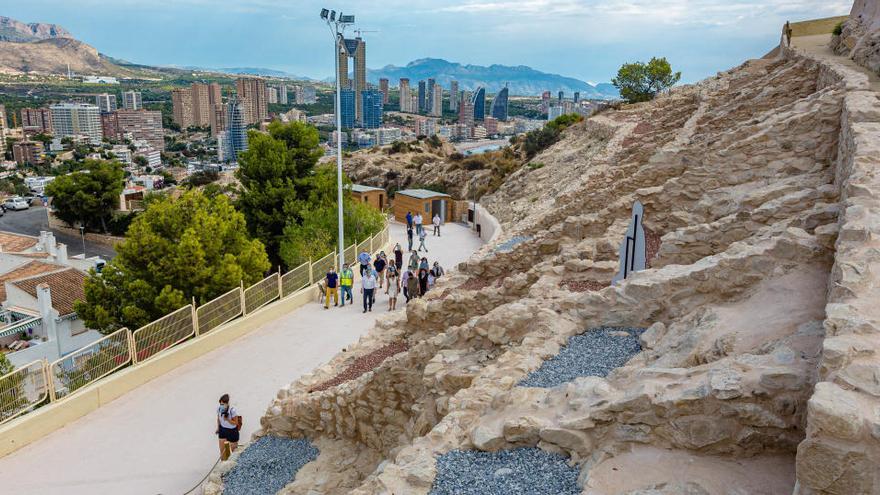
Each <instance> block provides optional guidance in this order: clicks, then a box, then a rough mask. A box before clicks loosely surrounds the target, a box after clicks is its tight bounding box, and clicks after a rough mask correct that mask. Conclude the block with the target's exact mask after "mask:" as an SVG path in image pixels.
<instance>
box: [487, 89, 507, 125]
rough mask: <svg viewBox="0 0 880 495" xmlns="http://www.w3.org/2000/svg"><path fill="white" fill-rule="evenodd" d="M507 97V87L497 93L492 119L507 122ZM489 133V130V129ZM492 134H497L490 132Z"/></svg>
mask: <svg viewBox="0 0 880 495" xmlns="http://www.w3.org/2000/svg"><path fill="white" fill-rule="evenodd" d="M507 96H508V89H507V86H505V87H503V88H501V90H500V91H498V92H497V93H495V98H493V99H492V117H493V118H494V119H496V120H500V121H505V120H507ZM486 131H487V132H488V131H489V129H488V128H487V129H486ZM490 134H495V133H494V132H490Z"/></svg>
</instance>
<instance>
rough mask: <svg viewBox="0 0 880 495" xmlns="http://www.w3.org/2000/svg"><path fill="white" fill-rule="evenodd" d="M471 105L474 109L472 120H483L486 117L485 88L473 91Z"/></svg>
mask: <svg viewBox="0 0 880 495" xmlns="http://www.w3.org/2000/svg"><path fill="white" fill-rule="evenodd" d="M471 105H473V107H474V120H475V121H477V120H483V117H485V116H486V88H484V87H482V86H480V87H478V88H477V89H476V91H474V97H473V100H472V101H471Z"/></svg>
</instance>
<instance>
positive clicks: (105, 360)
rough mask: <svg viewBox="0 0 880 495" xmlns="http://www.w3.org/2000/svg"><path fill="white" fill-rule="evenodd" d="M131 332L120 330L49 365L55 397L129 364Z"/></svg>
mask: <svg viewBox="0 0 880 495" xmlns="http://www.w3.org/2000/svg"><path fill="white" fill-rule="evenodd" d="M130 339H131V332H130V331H129V330H128V329H127V328H120V329H119V330H117V331H115V332H113V333H111V334H110V335H108V336H106V337H104V338H102V339H100V340H97V341H95V342H93V343H91V344H89V345H87V346H85V347H83V348H82V349H79V350H77V351H74V352H73V353H71V354H68V355H67V356H64V357H63V358H61V359H59V360H57V361H55V362H54V363H52V364H51V365H50V366H49V376H50V377H51V379H52V380H53V387H54V391H55V398H56V399H60V398H62V397H66V396H68V395H70V394H72V393H74V392H76V391H77V390H79V389H81V388H82V387H85V386H86V385H88V384H90V383H92V382H94V381H96V380H99V379H101V378H103V377H105V376H107V375H109V374H110V373H113V372H114V371H116V370H118V369H119V368H122V367H124V366H127V365H128V363H130V362H131V340H130Z"/></svg>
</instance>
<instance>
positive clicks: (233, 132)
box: [222, 98, 248, 162]
mask: <svg viewBox="0 0 880 495" xmlns="http://www.w3.org/2000/svg"><path fill="white" fill-rule="evenodd" d="M226 115H227V117H228V120H227V125H226V130H225V131H222V133H223V135H224V137H225V139H224V140H223V144H224V147H225V152H226V153H225V156H224V161H231V162H234V161H238V155H239V154H240V153H241V152H243V151H246V150H247V149H248V137H247V122H245V118H244V107H243V105H242V104H241V103H240V102H239V101H238V100H237V99H236V98H230V99H229V103H227V105H226Z"/></svg>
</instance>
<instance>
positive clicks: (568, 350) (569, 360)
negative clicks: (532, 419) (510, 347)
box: [519, 327, 644, 388]
mask: <svg viewBox="0 0 880 495" xmlns="http://www.w3.org/2000/svg"><path fill="white" fill-rule="evenodd" d="M643 331H644V329H641V328H624V327H618V328H615V327H599V328H593V329H590V330H588V331H586V332H584V333H582V334H580V335H575V336H573V337H571V338H570V339H569V340H568V345H566V346H565V347H564V348H562V350H561V351H559V354H557V355H556V356H554V357H552V358H550V359H548V360H547V361H544V364H542V365H541V367H540V368H538V369H537V370H535V371H533V372H531V373H530V374H529V376H527V377H526V378H525V379H524V380H523V381H521V382H520V383H519V385H520V386H523V387H543V388H550V387H555V386H557V385H560V384H563V383H566V382H570V381H572V380H574V379H575V378H577V377H579V376H608V373H610V372H611V370H613V369H614V368H617V367H619V366H623V365H624V364H625V363H626V362H627V361H629V359H630V358H631V357H633V356H634V355H636V354H638V353H639V352H640V351H641V350H642V347H641V345H639V334H641V333H642V332H643Z"/></svg>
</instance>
